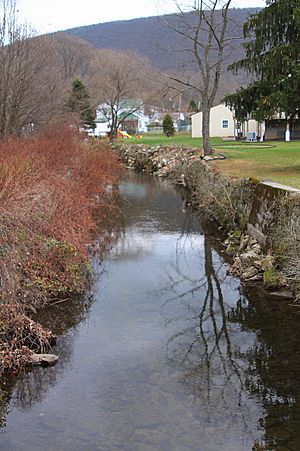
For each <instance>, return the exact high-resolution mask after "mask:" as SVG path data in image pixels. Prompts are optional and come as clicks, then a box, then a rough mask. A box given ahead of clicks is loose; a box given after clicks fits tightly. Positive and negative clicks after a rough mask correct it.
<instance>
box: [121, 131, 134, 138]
mask: <svg viewBox="0 0 300 451" xmlns="http://www.w3.org/2000/svg"><path fill="white" fill-rule="evenodd" d="M118 138H132V136H131V135H129V134H128V133H127V132H123V131H122V130H118Z"/></svg>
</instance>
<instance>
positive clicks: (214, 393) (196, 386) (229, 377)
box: [160, 235, 300, 451]
mask: <svg viewBox="0 0 300 451" xmlns="http://www.w3.org/2000/svg"><path fill="white" fill-rule="evenodd" d="M193 239H194V237H193V235H191V236H190V237H188V236H186V235H183V236H182V237H181V239H180V240H179V242H178V244H177V256H176V264H175V265H174V267H173V268H172V270H171V271H168V274H167V275H166V276H167V284H166V283H164V288H163V289H162V291H161V292H160V295H166V293H167V292H168V293H170V291H171V292H172V296H167V299H166V300H165V301H164V304H163V307H162V312H163V316H164V318H165V323H166V328H167V331H168V337H169V338H168V340H167V346H166V355H167V359H168V361H169V363H170V365H171V366H172V367H173V368H174V370H177V371H179V372H180V382H181V384H182V385H183V386H184V387H185V388H186V389H187V390H189V391H190V392H191V393H192V394H193V397H194V401H195V403H198V404H199V411H200V412H201V415H202V416H203V417H205V416H206V418H207V417H209V418H210V419H213V421H214V422H215V423H216V424H217V425H218V426H219V427H220V425H221V427H222V424H223V421H224V416H226V417H227V418H226V421H225V424H223V426H224V427H225V429H226V430H228V428H231V427H233V428H234V425H235V423H238V422H239V423H240V424H242V426H243V428H244V432H245V433H246V432H247V433H252V436H253V444H254V445H253V449H257V450H260V449H267V450H280V451H281V450H295V451H296V450H298V449H300V429H299V423H300V403H299V400H300V385H299V380H300V334H299V333H298V331H299V314H297V312H295V310H294V309H293V310H291V308H290V307H288V306H287V305H285V306H283V305H278V304H276V305H274V303H273V304H272V303H270V301H266V300H265V299H264V298H263V297H261V296H259V295H258V292H256V293H253V290H252V292H251V293H249V292H248V293H243V292H241V290H240V289H238V288H239V283H238V281H236V280H234V279H232V278H227V276H226V270H227V268H226V265H225V264H224V263H222V260H221V259H220V257H218V255H217V253H216V252H214V250H213V249H212V243H211V240H210V238H208V237H207V236H205V235H204V236H203V243H202V244H201V243H199V240H198V241H197V240H196V241H195V242H196V245H197V246H198V247H199V250H198V252H197V253H196V252H195V255H194V257H193V256H191V252H190V249H191V248H192V247H193V246H194V244H195V243H194V244H193ZM195 256H197V257H196V258H195ZM196 265H198V267H196ZM248 291H249V290H248ZM234 293H235V294H234ZM249 298H251V302H249V300H248V299H249ZM174 312H175V314H174ZM249 400H252V404H251V402H250V401H249ZM253 403H254V404H255V405H256V409H255V408H254V410H253V407H251V405H252V406H253ZM203 412H204V413H203Z"/></svg>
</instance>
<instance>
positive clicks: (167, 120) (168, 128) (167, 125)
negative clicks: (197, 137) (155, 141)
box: [163, 114, 175, 138]
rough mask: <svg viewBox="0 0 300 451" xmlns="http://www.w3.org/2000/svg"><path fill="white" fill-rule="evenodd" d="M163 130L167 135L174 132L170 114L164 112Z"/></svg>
mask: <svg viewBox="0 0 300 451" xmlns="http://www.w3.org/2000/svg"><path fill="white" fill-rule="evenodd" d="M163 132H164V134H165V135H167V137H168V138H169V136H173V135H174V133H175V129H174V124H173V120H172V118H171V116H170V115H169V114H166V115H165V117H164V120H163Z"/></svg>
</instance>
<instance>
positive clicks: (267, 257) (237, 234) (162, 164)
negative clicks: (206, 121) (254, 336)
mask: <svg viewBox="0 0 300 451" xmlns="http://www.w3.org/2000/svg"><path fill="white" fill-rule="evenodd" d="M118 150H119V154H120V158H121V160H122V161H123V162H124V163H125V164H126V166H127V167H128V168H134V169H137V170H140V171H146V172H148V173H151V174H153V175H156V176H162V177H167V178H168V179H169V180H170V181H171V182H172V183H174V184H175V185H180V186H183V187H184V188H185V190H186V191H187V193H188V198H189V203H190V204H191V205H192V207H193V208H194V209H195V211H196V213H197V214H198V215H199V216H200V217H201V219H202V220H204V221H208V222H211V223H213V224H215V225H216V226H217V228H218V229H219V231H220V232H221V234H222V236H223V240H224V241H223V249H224V253H225V254H227V255H229V256H230V257H231V259H232V265H231V268H230V272H231V274H232V275H234V276H238V277H240V278H241V280H242V282H244V283H248V284H251V283H252V284H255V285H257V284H259V285H260V286H261V287H262V288H263V289H264V290H265V294H266V295H267V296H269V297H270V298H273V299H277V300H283V299H284V300H288V301H292V302H294V303H299V301H300V258H299V255H300V193H299V192H297V191H295V192H288V191H285V190H282V189H279V190H276V189H273V188H272V187H270V188H269V187H268V186H265V185H263V184H262V183H261V182H260V181H259V180H258V179H254V178H238V177H230V176H228V175H224V174H222V173H221V172H220V171H219V170H217V168H216V166H215V162H214V161H203V159H202V155H201V150H200V149H199V148H196V147H193V148H188V147H181V146H174V145H169V146H161V145H156V146H147V145H142V144H127V145H124V144H121V145H119V146H118ZM224 163H226V162H224ZM218 164H219V165H221V164H223V162H218ZM262 187H263V188H262ZM259 208H262V211H259ZM253 216H256V218H253ZM257 221H258V222H261V224H260V225H259V228H261V230H258V231H257V230H256V229H255V227H254V226H255V225H257V224H256V222H257ZM253 231H256V234H254V233H253Z"/></svg>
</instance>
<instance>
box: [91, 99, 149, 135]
mask: <svg viewBox="0 0 300 451" xmlns="http://www.w3.org/2000/svg"><path fill="white" fill-rule="evenodd" d="M115 110H116V112H117V114H118V119H119V120H121V121H122V130H124V131H128V132H132V131H134V132H135V133H146V132H147V125H148V124H149V117H148V116H146V115H145V114H144V109H143V105H142V101H141V100H138V99H124V100H121V101H120V102H119V104H118V107H116V108H115ZM110 114H111V109H110V106H109V105H108V104H101V105H99V106H98V108H97V110H96V120H95V122H96V128H95V135H96V136H103V135H106V134H107V133H108V132H109V131H110V128H111V121H110Z"/></svg>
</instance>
